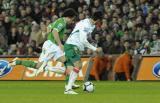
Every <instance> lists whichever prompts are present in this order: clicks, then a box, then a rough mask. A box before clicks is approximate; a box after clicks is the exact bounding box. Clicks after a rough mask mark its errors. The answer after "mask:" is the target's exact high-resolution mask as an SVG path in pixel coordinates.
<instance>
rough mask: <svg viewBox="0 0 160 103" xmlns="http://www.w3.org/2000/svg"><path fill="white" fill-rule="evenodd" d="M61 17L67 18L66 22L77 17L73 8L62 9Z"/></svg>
mask: <svg viewBox="0 0 160 103" xmlns="http://www.w3.org/2000/svg"><path fill="white" fill-rule="evenodd" d="M62 17H66V18H68V23H70V22H71V21H74V19H75V18H76V17H77V13H76V11H75V10H74V9H72V8H69V9H66V10H65V11H64V13H63V14H62Z"/></svg>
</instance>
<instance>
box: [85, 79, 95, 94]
mask: <svg viewBox="0 0 160 103" xmlns="http://www.w3.org/2000/svg"><path fill="white" fill-rule="evenodd" d="M94 90H95V86H94V84H93V83H92V82H89V81H88V82H85V83H84V84H83V91H86V92H94Z"/></svg>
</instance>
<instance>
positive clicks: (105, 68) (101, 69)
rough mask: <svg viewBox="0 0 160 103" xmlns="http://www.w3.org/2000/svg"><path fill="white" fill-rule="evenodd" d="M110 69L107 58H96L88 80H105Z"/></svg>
mask: <svg viewBox="0 0 160 103" xmlns="http://www.w3.org/2000/svg"><path fill="white" fill-rule="evenodd" d="M110 69H111V58H109V57H108V56H106V55H105V56H96V57H94V58H93V65H92V69H91V71H90V76H89V80H97V81H99V80H107V79H108V77H107V73H108V72H109V70H110Z"/></svg>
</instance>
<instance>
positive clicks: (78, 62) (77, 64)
mask: <svg viewBox="0 0 160 103" xmlns="http://www.w3.org/2000/svg"><path fill="white" fill-rule="evenodd" d="M74 66H75V67H77V68H78V69H79V70H80V69H81V68H82V62H81V61H77V62H75V63H74Z"/></svg>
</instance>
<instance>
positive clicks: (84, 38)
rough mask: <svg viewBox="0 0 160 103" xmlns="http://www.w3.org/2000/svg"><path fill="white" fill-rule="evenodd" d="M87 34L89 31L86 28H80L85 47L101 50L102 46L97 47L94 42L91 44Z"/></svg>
mask: <svg viewBox="0 0 160 103" xmlns="http://www.w3.org/2000/svg"><path fill="white" fill-rule="evenodd" d="M87 34H88V32H86V31H85V30H83V29H81V30H80V41H81V42H82V43H83V44H84V45H85V47H87V48H89V49H91V50H93V51H97V52H100V51H101V50H100V48H97V47H95V46H93V45H92V44H90V43H89V42H88V40H87Z"/></svg>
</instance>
